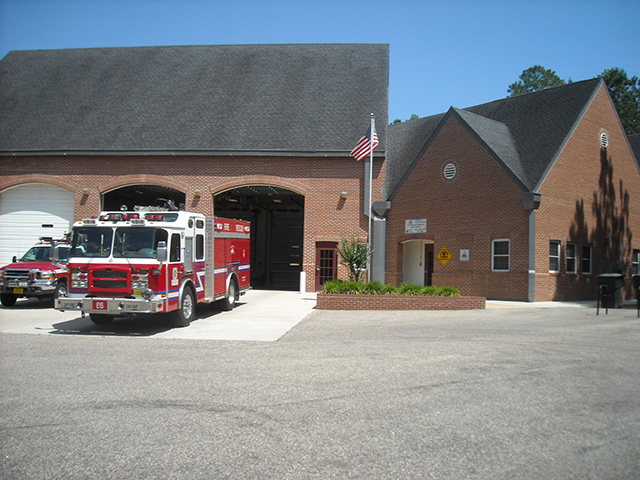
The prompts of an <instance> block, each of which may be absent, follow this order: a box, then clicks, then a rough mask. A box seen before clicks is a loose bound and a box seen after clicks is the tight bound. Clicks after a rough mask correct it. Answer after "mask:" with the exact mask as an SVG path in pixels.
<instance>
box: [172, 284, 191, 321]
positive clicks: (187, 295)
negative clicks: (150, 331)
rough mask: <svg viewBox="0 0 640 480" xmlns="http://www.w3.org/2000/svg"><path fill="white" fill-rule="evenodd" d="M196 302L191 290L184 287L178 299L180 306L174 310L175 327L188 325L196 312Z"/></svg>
mask: <svg viewBox="0 0 640 480" xmlns="http://www.w3.org/2000/svg"><path fill="white" fill-rule="evenodd" d="M195 308H196V302H195V300H194V296H193V290H191V288H190V287H185V288H184V290H183V292H182V297H181V299H180V306H179V308H178V310H176V311H175V312H174V316H173V323H174V324H175V326H176V327H188V326H189V324H190V323H191V320H193V317H194V316H195V313H196V310H195Z"/></svg>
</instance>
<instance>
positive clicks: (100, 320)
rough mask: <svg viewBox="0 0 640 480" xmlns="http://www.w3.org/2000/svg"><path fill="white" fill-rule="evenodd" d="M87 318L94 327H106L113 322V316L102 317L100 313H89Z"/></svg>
mask: <svg viewBox="0 0 640 480" xmlns="http://www.w3.org/2000/svg"><path fill="white" fill-rule="evenodd" d="M89 318H90V319H91V321H92V322H93V323H95V324H96V325H108V324H110V323H111V322H113V315H104V314H101V313H90V314H89Z"/></svg>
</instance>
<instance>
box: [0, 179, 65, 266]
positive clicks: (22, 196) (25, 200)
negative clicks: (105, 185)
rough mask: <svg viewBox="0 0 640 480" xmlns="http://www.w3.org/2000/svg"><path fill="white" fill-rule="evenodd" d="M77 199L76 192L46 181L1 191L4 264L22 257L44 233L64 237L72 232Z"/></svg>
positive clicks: (0, 249)
mask: <svg viewBox="0 0 640 480" xmlns="http://www.w3.org/2000/svg"><path fill="white" fill-rule="evenodd" d="M74 201H75V195H74V193H73V192H70V191H69V190H66V189H64V188H62V187H57V186H55V185H49V184H45V183H29V184H25V185H19V186H17V187H13V188H10V189H8V190H5V191H3V192H2V193H0V265H6V264H7V263H10V262H11V258H12V257H13V256H14V255H16V256H17V257H18V258H19V257H21V256H22V255H23V254H24V253H25V252H26V251H27V250H28V249H29V248H30V247H32V246H33V245H34V244H35V243H37V242H38V240H39V239H40V237H53V238H61V237H62V236H63V235H64V234H65V233H67V232H69V231H70V229H71V224H72V223H73V209H74Z"/></svg>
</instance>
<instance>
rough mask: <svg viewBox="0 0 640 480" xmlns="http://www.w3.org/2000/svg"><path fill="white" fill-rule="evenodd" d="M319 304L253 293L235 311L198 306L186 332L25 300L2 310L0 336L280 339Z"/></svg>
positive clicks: (149, 319) (308, 298)
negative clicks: (99, 318)
mask: <svg viewBox="0 0 640 480" xmlns="http://www.w3.org/2000/svg"><path fill="white" fill-rule="evenodd" d="M315 306H316V294H315V293H298V292H283V291H267V290H251V291H249V292H247V294H246V295H243V296H242V297H240V301H239V302H238V303H237V304H236V307H235V308H234V309H233V310H232V311H230V312H223V311H220V310H219V309H218V308H216V307H215V305H198V307H197V309H196V315H197V318H196V320H194V321H193V322H192V323H191V325H190V326H188V327H185V328H172V326H171V325H170V324H168V322H167V321H166V319H162V320H161V321H156V318H158V317H157V316H155V315H141V316H140V317H139V318H136V317H133V318H121V319H116V320H114V321H113V323H112V324H110V325H94V324H93V322H91V320H90V319H89V316H88V315H87V316H86V317H85V318H82V316H81V315H80V314H79V313H78V312H59V311H57V310H54V309H53V308H51V307H50V304H47V303H46V302H39V301H38V300H33V299H24V300H19V301H18V302H17V303H16V305H15V306H14V307H11V308H0V332H3V333H26V334H66V335H74V334H75V335H93V336H97V335H104V336H138V337H154V338H182V339H198V340H244V341H265V342H270V341H275V340H277V339H279V338H280V337H282V336H283V335H284V334H286V333H287V332H288V331H289V330H291V329H292V328H293V327H295V326H296V325H297V324H298V323H299V322H300V321H301V320H302V319H303V318H305V317H306V316H307V315H309V313H311V311H312V310H313V309H314V308H315Z"/></svg>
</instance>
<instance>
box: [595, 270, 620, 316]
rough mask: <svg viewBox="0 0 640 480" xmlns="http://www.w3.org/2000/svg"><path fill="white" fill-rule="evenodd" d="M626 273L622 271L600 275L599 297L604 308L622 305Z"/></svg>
mask: <svg viewBox="0 0 640 480" xmlns="http://www.w3.org/2000/svg"><path fill="white" fill-rule="evenodd" d="M623 286H624V275H623V274H621V273H603V274H601V275H598V299H599V301H600V302H601V303H602V307H604V308H620V307H621V306H622V287H623Z"/></svg>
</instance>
